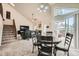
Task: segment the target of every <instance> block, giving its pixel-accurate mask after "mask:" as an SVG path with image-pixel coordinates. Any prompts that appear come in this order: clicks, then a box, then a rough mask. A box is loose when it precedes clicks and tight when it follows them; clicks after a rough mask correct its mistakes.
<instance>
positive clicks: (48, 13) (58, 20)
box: [0, 3, 79, 56]
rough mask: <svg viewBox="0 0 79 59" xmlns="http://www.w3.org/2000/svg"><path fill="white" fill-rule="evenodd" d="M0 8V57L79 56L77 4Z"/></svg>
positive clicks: (40, 4)
mask: <svg viewBox="0 0 79 59" xmlns="http://www.w3.org/2000/svg"><path fill="white" fill-rule="evenodd" d="M0 9H1V10H0V28H1V29H0V31H1V32H0V36H1V37H0V56H66V55H67V56H78V55H79V50H78V49H79V40H78V32H79V30H78V28H79V26H78V24H79V20H78V19H79V4H78V3H0ZM64 44H65V45H66V46H65V45H64ZM59 46H60V47H59ZM63 46H64V47H63Z"/></svg>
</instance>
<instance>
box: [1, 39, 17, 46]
mask: <svg viewBox="0 0 79 59" xmlns="http://www.w3.org/2000/svg"><path fill="white" fill-rule="evenodd" d="M14 41H16V40H7V41H2V43H1V44H2V45H3V44H8V43H11V42H14Z"/></svg>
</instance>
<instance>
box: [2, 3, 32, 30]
mask: <svg viewBox="0 0 79 59" xmlns="http://www.w3.org/2000/svg"><path fill="white" fill-rule="evenodd" d="M6 11H10V12H11V19H14V20H15V22H16V28H17V30H19V27H20V25H26V26H30V29H32V23H31V22H30V21H29V20H28V19H27V17H26V18H25V17H24V16H23V15H21V14H20V13H19V12H18V11H16V10H15V9H14V8H13V7H12V6H10V5H9V4H7V3H3V17H4V19H6Z"/></svg>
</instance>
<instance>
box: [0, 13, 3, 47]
mask: <svg viewBox="0 0 79 59" xmlns="http://www.w3.org/2000/svg"><path fill="white" fill-rule="evenodd" d="M2 31H3V21H2V16H1V14H0V46H1V41H2Z"/></svg>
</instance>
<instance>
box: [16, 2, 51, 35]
mask: <svg viewBox="0 0 79 59" xmlns="http://www.w3.org/2000/svg"><path fill="white" fill-rule="evenodd" d="M38 7H40V3H15V9H16V10H18V11H19V12H20V13H21V14H22V15H24V16H25V17H27V18H28V19H29V20H30V22H32V20H33V19H32V13H33V14H34V17H33V18H36V19H37V20H36V21H35V22H36V24H35V25H38V24H39V23H41V24H42V27H41V30H42V34H44V32H45V31H44V28H45V26H47V25H48V26H49V31H51V24H52V20H51V13H50V12H51V11H50V6H49V9H48V11H47V12H39V11H38V10H37V8H38Z"/></svg>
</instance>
